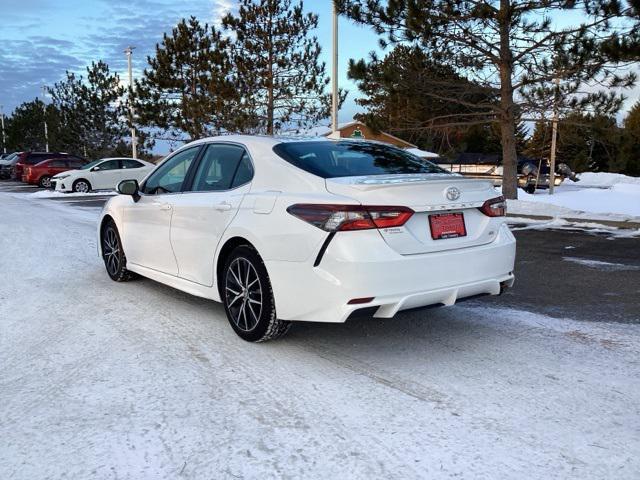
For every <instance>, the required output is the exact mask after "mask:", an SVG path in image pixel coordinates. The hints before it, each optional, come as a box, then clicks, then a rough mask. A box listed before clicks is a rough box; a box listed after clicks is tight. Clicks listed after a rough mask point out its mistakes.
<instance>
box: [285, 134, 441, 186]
mask: <svg viewBox="0 0 640 480" xmlns="http://www.w3.org/2000/svg"><path fill="white" fill-rule="evenodd" d="M273 151H274V152H275V153H276V154H277V155H278V156H280V157H282V158H283V159H284V160H286V161H287V162H289V163H291V164H293V165H295V166H296V167H298V168H301V169H302V170H305V171H307V172H309V173H312V174H314V175H317V176H318V177H322V178H336V177H356V176H361V175H394V174H416V173H444V174H448V173H449V172H447V171H446V170H443V169H442V168H440V167H438V166H437V165H435V164H433V163H431V162H427V161H425V160H423V159H421V158H419V157H416V156H415V155H412V154H410V153H408V152H405V151H404V150H402V149H400V148H397V147H392V146H390V145H383V144H379V143H371V142H353V141H342V142H332V141H319V142H291V143H280V144H278V145H276V146H275V147H273Z"/></svg>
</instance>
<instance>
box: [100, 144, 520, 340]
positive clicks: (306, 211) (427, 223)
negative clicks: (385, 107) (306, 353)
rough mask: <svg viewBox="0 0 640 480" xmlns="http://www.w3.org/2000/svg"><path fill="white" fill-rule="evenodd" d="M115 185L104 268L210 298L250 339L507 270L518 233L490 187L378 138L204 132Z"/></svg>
mask: <svg viewBox="0 0 640 480" xmlns="http://www.w3.org/2000/svg"><path fill="white" fill-rule="evenodd" d="M118 192H119V193H120V194H121V195H118V196H116V197H113V198H112V199H110V200H109V202H108V203H107V204H106V205H105V207H104V209H103V212H102V215H101V219H100V222H99V224H98V240H99V241H98V245H99V253H100V255H101V256H102V258H103V260H104V263H105V266H106V269H107V272H108V274H109V276H110V277H111V278H112V279H113V280H115V281H124V280H128V279H130V278H132V277H133V276H134V275H135V274H140V275H143V276H145V277H148V278H151V279H154V280H156V281H159V282H162V283H165V284H167V285H170V286H172V287H175V288H177V289H180V290H183V291H185V292H188V293H190V294H193V295H198V296H201V297H205V298H209V299H212V300H216V301H221V302H222V303H223V304H224V307H225V310H226V313H227V317H228V319H229V322H230V324H231V326H232V328H233V329H234V330H235V332H236V333H237V334H238V335H239V336H240V337H242V338H243V339H245V340H248V341H263V340H268V339H272V338H277V337H279V336H281V335H283V334H284V333H285V332H286V331H287V330H288V328H289V326H290V324H291V322H292V321H315V322H344V321H345V320H347V319H348V318H349V317H350V316H352V315H357V314H362V313H365V314H369V315H372V316H374V317H382V318H390V317H393V316H394V315H395V314H396V313H397V312H399V311H401V310H406V309H410V308H416V307H424V306H432V305H452V304H454V303H455V302H456V301H457V300H459V299H462V298H468V297H473V296H477V295H497V294H500V293H502V291H503V290H504V289H505V288H507V287H510V286H511V285H512V284H513V281H514V276H513V266H514V260H515V239H514V237H513V235H512V234H511V232H510V231H509V229H508V228H507V226H506V224H505V222H504V215H505V201H504V199H503V198H502V197H496V193H495V190H494V189H493V186H492V185H491V184H490V183H489V182H487V181H482V180H471V179H465V178H463V177H460V176H458V175H456V174H451V173H449V172H446V171H444V170H442V169H440V168H439V167H438V166H436V165H434V164H432V163H429V162H427V161H424V160H421V159H419V158H418V157H415V156H413V155H411V154H409V153H407V152H405V151H403V150H400V149H398V148H395V147H392V146H389V145H386V144H381V143H375V142H367V141H356V140H339V141H334V140H329V139H322V140H318V139H314V140H300V139H287V140H283V139H278V138H272V137H251V136H242V135H234V136H225V137H216V138H208V139H203V140H198V141H196V142H193V143H190V144H188V145H186V146H184V147H183V148H181V149H180V150H178V151H177V152H175V153H174V154H173V155H171V156H170V157H168V158H167V159H165V160H164V162H163V163H161V164H160V165H159V166H158V167H156V169H155V170H154V172H153V173H152V174H151V175H149V176H148V177H147V178H146V180H145V181H144V182H143V183H142V184H141V185H138V182H136V181H135V180H131V181H127V180H125V181H123V182H122V183H120V184H119V185H118Z"/></svg>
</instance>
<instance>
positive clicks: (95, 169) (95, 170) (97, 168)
mask: <svg viewBox="0 0 640 480" xmlns="http://www.w3.org/2000/svg"><path fill="white" fill-rule="evenodd" d="M98 170H100V166H96V167H93V168H92V169H91V171H92V172H97V171H98Z"/></svg>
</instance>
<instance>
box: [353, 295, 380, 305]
mask: <svg viewBox="0 0 640 480" xmlns="http://www.w3.org/2000/svg"><path fill="white" fill-rule="evenodd" d="M374 298H376V297H364V298H354V299H353V300H349V301H348V302H347V304H348V305H360V304H363V303H369V302H372V301H373V299H374Z"/></svg>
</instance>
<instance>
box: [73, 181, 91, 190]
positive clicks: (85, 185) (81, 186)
mask: <svg viewBox="0 0 640 480" xmlns="http://www.w3.org/2000/svg"><path fill="white" fill-rule="evenodd" d="M73 191H74V192H76V193H88V192H90V191H91V184H90V183H89V182H88V181H87V180H85V179H84V178H81V179H79V180H76V181H75V182H73Z"/></svg>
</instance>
